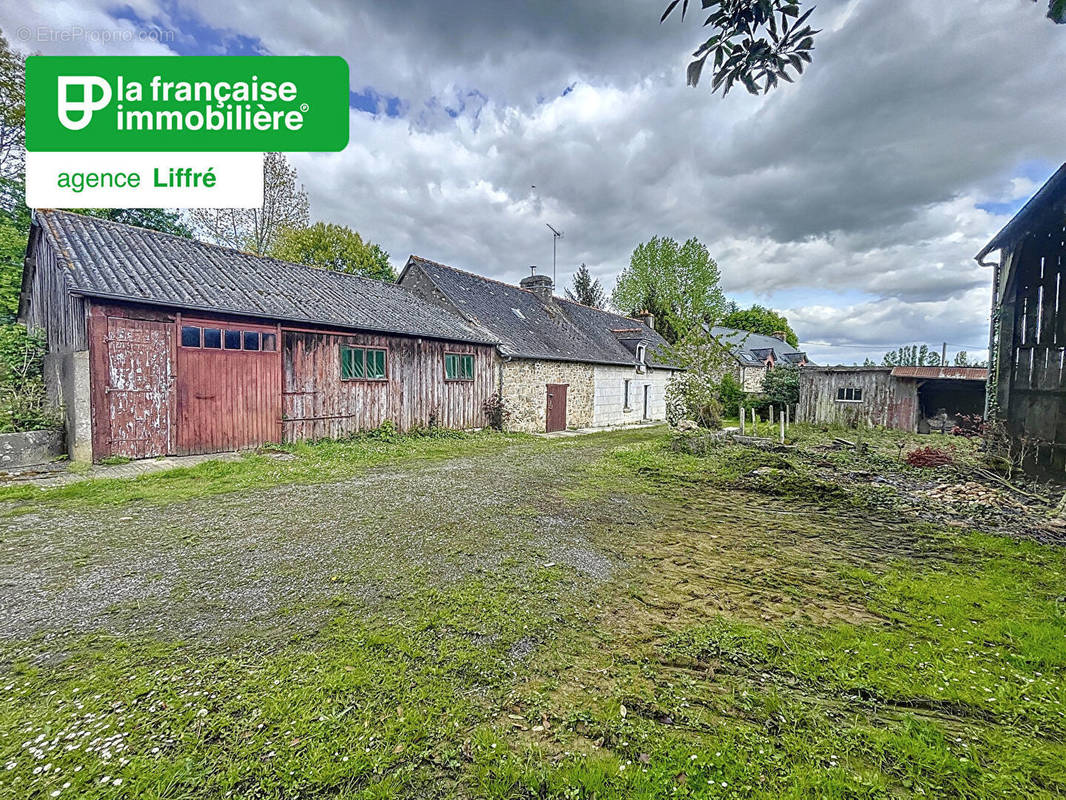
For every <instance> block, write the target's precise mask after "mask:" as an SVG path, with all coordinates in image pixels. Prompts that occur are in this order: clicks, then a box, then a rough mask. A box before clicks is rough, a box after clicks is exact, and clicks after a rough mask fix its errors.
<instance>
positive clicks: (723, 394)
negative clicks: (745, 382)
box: [718, 372, 747, 417]
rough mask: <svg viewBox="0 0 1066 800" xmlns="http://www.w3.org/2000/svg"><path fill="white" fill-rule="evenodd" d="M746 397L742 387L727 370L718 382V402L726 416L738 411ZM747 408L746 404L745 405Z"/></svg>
mask: <svg viewBox="0 0 1066 800" xmlns="http://www.w3.org/2000/svg"><path fill="white" fill-rule="evenodd" d="M746 399H747V398H746V397H745V396H744V387H743V386H742V385H741V383H740V381H738V380H737V379H736V378H735V377H734V376H733V374H732V373H730V372H727V373H726V374H725V375H723V376H722V380H721V381H720V382H719V383H718V402H719V403H721V405H722V409H723V412H724V413H725V414H726V416H730V417H731V416H733V415H734V414H739V413H740V405H741V403H743V402H744V401H745V400H746ZM745 408H747V406H745Z"/></svg>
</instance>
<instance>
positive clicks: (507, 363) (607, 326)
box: [399, 256, 676, 432]
mask: <svg viewBox="0 0 1066 800" xmlns="http://www.w3.org/2000/svg"><path fill="white" fill-rule="evenodd" d="M399 285H400V286H402V287H403V288H404V289H408V290H409V291H411V292H413V293H414V294H416V295H418V296H419V297H420V298H421V299H422V300H425V301H427V302H430V303H434V304H436V305H437V306H439V307H440V308H442V309H445V310H447V311H449V312H452V313H455V314H458V315H460V316H461V318H462V319H463V321H464V322H465V323H466V324H467V325H468V326H470V327H471V328H473V329H474V330H477V331H479V332H480V333H481V335H482V336H483V337H485V338H491V339H494V340H497V341H499V343H500V344H499V354H500V362H499V366H498V369H499V385H500V391H501V394H502V397H503V399H504V402H505V404H506V405H507V407H508V408H509V409H510V411H511V418H510V421H509V423H508V424H509V427H510V428H511V429H513V430H517V431H526V432H538V431H554V430H562V429H564V428H585V427H602V426H609V425H610V426H613V425H625V424H632V423H639V422H647V421H657V420H663V419H665V418H666V397H665V394H666V385H667V382H668V381H669V380H670V378H671V376H672V375H673V374H674V372H675V371H676V367H675V366H674V365H673V364H672V363H671V362H670V361H669V359H668V358H666V357H665V356H664V349H665V348H666V346H667V344H666V341H665V340H664V339H663V338H662V336H660V335H659V334H658V333H656V331H655V329H654V320H653V319H651V318H650V317H646V318H644V319H642V320H637V319H630V318H628V317H623V316H621V315H619V314H612V313H610V312H608V311H602V310H600V309H596V308H589V307H588V306H583V305H581V304H579V303H574V302H571V301H569V300H564V299H563V298H561V297H555V296H554V295H553V293H552V281H551V278H549V277H548V276H546V275H530V276H527V277H525V278H523V279H522V280H521V281H520V283H519V285H518V286H513V285H511V284H507V283H502V282H500V281H496V280H492V279H490V278H485V277H482V276H480V275H476V274H474V273H471V272H466V271H464V270H459V269H455V268H454V267H449V266H445V265H444V264H438V263H437V262H435V261H429V260H427V259H424V258H419V257H417V256H412V257H411V258H410V259H409V260H408V262H407V265H406V266H405V267H404V270H403V273H402V274H401V275H400V279H399Z"/></svg>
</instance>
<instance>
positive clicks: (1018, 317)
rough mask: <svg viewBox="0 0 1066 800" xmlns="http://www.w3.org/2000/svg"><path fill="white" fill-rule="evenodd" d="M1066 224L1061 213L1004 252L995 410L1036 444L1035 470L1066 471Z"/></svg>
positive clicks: (1052, 473)
mask: <svg viewBox="0 0 1066 800" xmlns="http://www.w3.org/2000/svg"><path fill="white" fill-rule="evenodd" d="M1064 267H1066V224H1064V222H1063V220H1062V216H1061V215H1059V216H1058V217H1055V218H1053V219H1052V220H1051V221H1049V222H1048V223H1046V224H1045V225H1044V227H1043V228H1041V229H1039V230H1036V231H1033V232H1031V233H1030V234H1029V235H1028V236H1026V237H1025V238H1024V239H1023V240H1022V241H1021V242H1020V243H1019V245H1018V246H1017V247H1015V248H1014V250H1012V251H1011V252H1009V253H1005V254H1004V265H1003V268H1002V274H1003V279H1004V281H1005V285H1004V286H1003V287H1001V291H1000V296H1001V298H1002V300H1001V306H1000V310H999V319H998V323H999V327H998V332H997V339H998V342H997V345H998V346H997V354H996V364H995V369H994V372H993V374H994V376H995V377H994V378H993V381H994V382H995V384H996V385H995V386H994V387H990V388H994V389H995V390H996V392H995V397H996V398H997V401H998V405H999V408H998V409H997V411H998V414H999V415H1000V417H1001V418H1002V419H1004V420H1005V421H1006V423H1007V427H1008V429H1009V431H1010V432H1011V433H1012V434H1013V435H1014V436H1016V437H1025V438H1026V439H1027V440H1028V441H1029V442H1030V444H1031V445H1032V446H1033V453H1034V455H1033V457H1032V459H1031V463H1029V464H1027V465H1026V466H1027V467H1028V468H1030V469H1033V470H1034V471H1037V472H1040V473H1043V474H1046V475H1048V476H1051V477H1056V478H1057V479H1059V480H1062V479H1063V477H1064V476H1066V297H1064V296H1063V293H1064V292H1066V286H1064V285H1063V283H1064V281H1063V271H1064Z"/></svg>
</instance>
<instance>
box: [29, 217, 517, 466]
mask: <svg viewBox="0 0 1066 800" xmlns="http://www.w3.org/2000/svg"><path fill="white" fill-rule="evenodd" d="M19 318H20V320H21V321H22V322H24V323H25V324H26V325H27V327H28V328H29V329H31V330H38V329H39V330H43V331H45V333H46V335H47V339H48V357H47V359H46V381H47V383H48V385H49V390H50V392H51V394H52V396H53V397H54V399H55V400H56V401H58V402H60V403H61V404H62V405H63V407H64V412H65V414H66V421H67V438H68V445H69V449H70V451H71V456H72V457H73V458H77V459H89V458H92V459H94V460H99V459H101V458H105V457H108V456H127V457H130V458H149V457H153V456H159V455H166V454H190V453H213V452H221V451H227V450H235V449H241V448H249V447H254V446H257V445H260V444H263V443H266V442H279V441H286V442H288V441H297V440H303V439H317V438H325V437H334V438H335V437H339V436H344V435H346V434H350V433H354V432H357V431H361V430H367V429H371V428H376V427H378V426H379V425H381V424H382V423H383V422H384V421H385V420H390V421H392V422H393V423H394V424H395V425H396V426H397V427H398V428H400V429H401V430H407V429H410V428H413V427H416V426H429V425H440V426H446V427H451V428H479V427H483V426H484V425H485V411H484V405H485V401H486V400H487V399H488V398H489V397H490V396H491V395H492V394H493V392H494V391H495V381H494V374H495V372H494V366H495V363H496V360H497V355H496V347H495V343H494V342H492V341H491V340H490V339H488V338H487V337H486V336H485V335H484V333H483V332H481V331H476V330H474V329H473V328H471V327H470V326H468V325H467V324H465V323H464V321H463V320H462V319H461V318H459V317H458V316H456V315H453V314H449V313H448V312H447V311H445V310H443V309H441V308H439V307H436V306H433V305H431V304H429V303H426V302H424V301H422V300H420V299H419V298H417V297H415V296H414V295H413V294H411V293H410V292H408V291H406V290H405V289H403V288H401V287H399V286H397V285H395V284H391V283H385V282H382V281H374V280H368V279H365V278H360V277H356V276H353V275H347V274H344V273H339V272H333V271H328V270H322V269H313V268H310V267H306V266H301V265H297V264H290V263H287V262H283V261H278V260H276V259H271V258H263V257H259V256H255V255H252V254H249V253H244V252H241V251H237V250H232V249H228V248H223V247H216V246H214V245H209V244H205V243H203V242H198V241H195V240H191V239H186V238H184V237H180V236H172V235H169V234H164V233H159V232H157V231H151V230H146V229H143V228H136V227H132V226H128V225H121V224H119V223H114V222H110V221H106V220H101V219H97V218H95V217H87V216H82V215H79V214H72V213H68V212H62V211H38V212H37V213H36V214H35V217H34V223H33V226H32V229H31V232H30V240H29V244H28V247H27V257H26V265H25V269H24V272H23V283H22V297H21V302H20V313H19Z"/></svg>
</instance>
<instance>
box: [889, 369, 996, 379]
mask: <svg viewBox="0 0 1066 800" xmlns="http://www.w3.org/2000/svg"><path fill="white" fill-rule="evenodd" d="M892 377H894V378H924V379H926V380H956V381H983V380H987V378H988V370H987V369H985V368H984V367H893V368H892Z"/></svg>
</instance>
